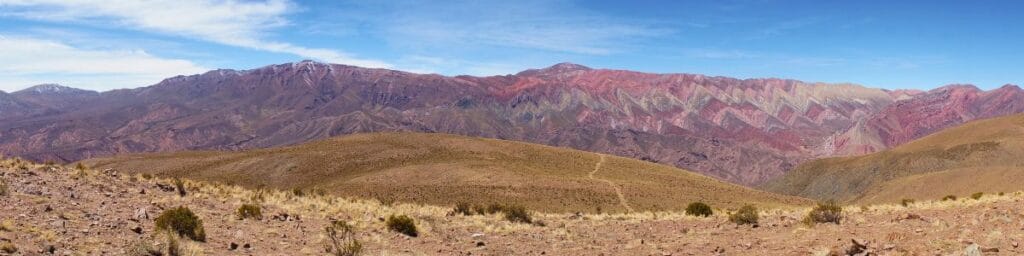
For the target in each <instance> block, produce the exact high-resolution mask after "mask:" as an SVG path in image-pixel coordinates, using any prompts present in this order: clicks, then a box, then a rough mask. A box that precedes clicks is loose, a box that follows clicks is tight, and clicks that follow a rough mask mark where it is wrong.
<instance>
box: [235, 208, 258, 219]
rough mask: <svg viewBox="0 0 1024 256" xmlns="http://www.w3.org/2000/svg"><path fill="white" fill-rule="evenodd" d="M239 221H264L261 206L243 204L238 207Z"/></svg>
mask: <svg viewBox="0 0 1024 256" xmlns="http://www.w3.org/2000/svg"><path fill="white" fill-rule="evenodd" d="M236 215H238V219H243V220H244V219H249V218H252V219H257V220H258V219H263V213H262V210H261V209H260V206H259V205H257V204H242V206H239V207H238V212H237V213H236Z"/></svg>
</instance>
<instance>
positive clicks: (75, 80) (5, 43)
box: [0, 36, 208, 91]
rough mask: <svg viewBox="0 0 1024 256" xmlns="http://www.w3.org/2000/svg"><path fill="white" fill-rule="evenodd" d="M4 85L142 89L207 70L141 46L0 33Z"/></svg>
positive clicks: (10, 87) (1, 82) (12, 87)
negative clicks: (106, 46) (105, 46)
mask: <svg viewBox="0 0 1024 256" xmlns="http://www.w3.org/2000/svg"><path fill="white" fill-rule="evenodd" d="M0 59H3V60H4V64H3V65H0V77H3V78H2V79H0V89H2V90H5V91H12V90H16V89H19V88H24V87H26V86H29V85H33V84H39V83H49V82H58V83H63V84H67V85H71V86H76V87H83V88H91V89H99V90H105V89H113V88H123V87H137V86H144V85H149V84H153V83H156V82H158V81H160V80H161V79H163V78H166V77H170V76H174V75H180V74H195V73H199V72H203V71H205V70H208V69H207V68H203V67H200V66H198V65H196V64H194V63H192V62H190V61H187V60H180V59H164V58H159V57H155V56H152V55H150V54H149V53H146V52H145V51H142V50H96V49H81V48H76V47H73V46H70V45H66V44H62V43H59V42H55V41H49V40H43V39H37V38H30V37H11V36H0Z"/></svg>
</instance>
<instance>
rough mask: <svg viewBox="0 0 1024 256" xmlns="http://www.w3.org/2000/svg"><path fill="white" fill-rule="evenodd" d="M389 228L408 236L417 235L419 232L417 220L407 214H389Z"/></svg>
mask: <svg viewBox="0 0 1024 256" xmlns="http://www.w3.org/2000/svg"><path fill="white" fill-rule="evenodd" d="M386 224H387V226H388V229H390V230H392V231H395V232H398V233H402V234H405V235H407V236H411V237H416V236H418V235H419V232H418V231H416V222H415V221H413V220H412V218H410V217H409V216H405V215H397V216H396V215H391V216H388V219H387V222H386Z"/></svg>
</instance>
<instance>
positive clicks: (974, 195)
mask: <svg viewBox="0 0 1024 256" xmlns="http://www.w3.org/2000/svg"><path fill="white" fill-rule="evenodd" d="M984 195H985V193H982V192H978V193H974V194H971V199H974V200H978V199H981V197H982V196H984Z"/></svg>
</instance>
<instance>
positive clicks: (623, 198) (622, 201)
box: [587, 154, 633, 212]
mask: <svg viewBox="0 0 1024 256" xmlns="http://www.w3.org/2000/svg"><path fill="white" fill-rule="evenodd" d="M604 161H605V155H604V154H602V155H601V160H598V161H597V164H595V165H594V170H593V171H591V172H590V174H589V175H587V177H588V178H590V179H592V180H599V181H603V182H605V183H608V185H609V186H612V188H614V189H615V195H617V196H619V204H621V205H622V207H623V208H626V212H633V207H630V206H629V202H628V201H626V195H624V194H622V188H620V187H619V186H618V185H615V182H612V181H610V180H606V179H601V178H597V177H594V174H595V173H597V171H598V170H601V164H604Z"/></svg>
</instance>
